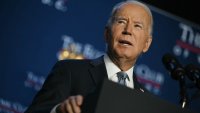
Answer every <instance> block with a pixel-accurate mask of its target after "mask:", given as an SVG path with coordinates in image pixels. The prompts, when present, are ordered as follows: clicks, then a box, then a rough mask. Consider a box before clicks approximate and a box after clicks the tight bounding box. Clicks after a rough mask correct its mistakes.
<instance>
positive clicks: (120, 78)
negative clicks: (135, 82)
mask: <svg viewBox="0 0 200 113" xmlns="http://www.w3.org/2000/svg"><path fill="white" fill-rule="evenodd" d="M117 77H118V83H119V84H121V85H125V86H127V84H126V79H128V80H129V77H128V75H127V74H126V72H123V71H120V72H118V73H117Z"/></svg>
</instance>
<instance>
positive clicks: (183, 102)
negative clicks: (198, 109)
mask: <svg viewBox="0 0 200 113" xmlns="http://www.w3.org/2000/svg"><path fill="white" fill-rule="evenodd" d="M179 86H180V104H181V107H182V108H185V107H186V106H187V105H188V95H187V87H186V84H185V76H184V75H182V76H180V79H179Z"/></svg>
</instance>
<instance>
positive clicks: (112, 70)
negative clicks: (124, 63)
mask: <svg viewBox="0 0 200 113" xmlns="http://www.w3.org/2000/svg"><path fill="white" fill-rule="evenodd" d="M104 62H105V65H106V70H107V74H108V78H109V79H110V78H112V77H113V76H114V75H115V74H116V73H117V72H120V71H121V70H120V68H119V67H117V65H115V64H114V63H113V62H112V61H111V59H110V58H109V56H108V55H107V54H105V55H104ZM133 68H134V67H133V66H132V67H131V68H130V69H129V70H127V71H125V72H126V73H127V74H128V77H129V78H130V79H132V78H133Z"/></svg>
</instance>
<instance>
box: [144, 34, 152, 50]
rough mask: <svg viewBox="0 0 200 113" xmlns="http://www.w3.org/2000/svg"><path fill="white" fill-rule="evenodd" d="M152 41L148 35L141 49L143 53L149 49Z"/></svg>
mask: <svg viewBox="0 0 200 113" xmlns="http://www.w3.org/2000/svg"><path fill="white" fill-rule="evenodd" d="M151 42H152V36H149V37H148V39H147V40H146V43H145V46H144V48H143V50H142V52H143V53H145V52H147V51H148V50H149V47H150V45H151Z"/></svg>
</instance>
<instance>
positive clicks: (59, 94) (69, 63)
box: [25, 57, 143, 113]
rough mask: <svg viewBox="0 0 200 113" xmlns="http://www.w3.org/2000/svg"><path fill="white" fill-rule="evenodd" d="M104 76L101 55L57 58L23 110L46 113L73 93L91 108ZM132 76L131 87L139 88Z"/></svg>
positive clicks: (104, 68)
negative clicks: (91, 58) (61, 59)
mask: <svg viewBox="0 0 200 113" xmlns="http://www.w3.org/2000/svg"><path fill="white" fill-rule="evenodd" d="M105 78H107V71H106V67H105V63H104V61H103V57H100V58H97V59H94V60H63V61H58V62H57V63H56V64H55V66H54V67H53V69H52V70H51V72H50V74H49V76H48V77H47V79H46V80H45V83H44V85H43V87H42V88H41V90H40V91H39V92H38V93H37V94H36V96H35V97H34V99H33V102H32V104H31V105H30V106H29V107H28V109H27V110H26V112H25V113H50V111H51V109H52V108H53V107H54V106H55V105H57V104H58V103H61V102H62V101H64V100H65V99H67V98H68V97H69V96H71V95H77V94H81V95H83V96H84V97H86V98H85V99H84V101H86V102H87V103H88V102H89V103H90V104H89V106H90V105H92V106H93V107H95V104H94V103H95V101H96V100H97V99H95V98H97V97H98V96H97V94H98V92H99V89H100V87H101V84H102V82H103V80H104V79H105ZM133 78H134V89H141V88H142V87H141V85H140V84H139V83H138V82H137V80H136V78H135V76H133ZM142 89H143V88H142ZM93 94H95V95H94V96H93ZM88 95H89V96H88ZM87 98H88V99H87ZM90 98H92V99H90ZM90 100H93V102H90ZM85 105H87V104H85ZM92 106H90V108H91V107H92ZM93 109H94V108H93Z"/></svg>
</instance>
